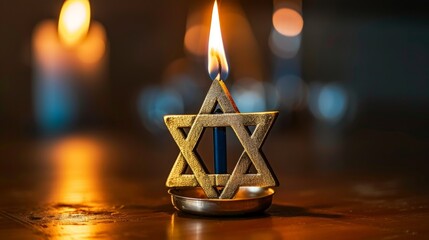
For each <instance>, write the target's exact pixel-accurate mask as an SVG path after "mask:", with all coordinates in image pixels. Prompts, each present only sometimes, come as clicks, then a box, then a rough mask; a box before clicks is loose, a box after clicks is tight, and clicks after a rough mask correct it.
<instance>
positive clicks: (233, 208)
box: [168, 187, 274, 216]
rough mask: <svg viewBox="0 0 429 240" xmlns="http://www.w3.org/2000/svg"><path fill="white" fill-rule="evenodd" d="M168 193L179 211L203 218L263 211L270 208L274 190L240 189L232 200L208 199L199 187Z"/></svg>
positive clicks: (171, 190) (172, 190)
mask: <svg viewBox="0 0 429 240" xmlns="http://www.w3.org/2000/svg"><path fill="white" fill-rule="evenodd" d="M168 193H169V194H170V195H171V202H172V203H173V206H174V207H175V208H176V209H177V210H179V211H183V212H186V213H191V214H197V215H204V216H238V215H244V214H256V213H261V212H263V211H265V210H266V209H267V208H269V207H270V206H271V202H272V200H273V194H274V189H272V188H262V187H240V188H239V190H238V192H237V193H236V194H235V197H234V198H232V199H217V198H215V199H209V198H207V197H206V196H205V194H204V191H203V190H202V189H201V188H199V187H195V188H185V189H183V188H182V189H181V188H173V189H170V190H168Z"/></svg>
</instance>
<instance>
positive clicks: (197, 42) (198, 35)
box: [184, 24, 209, 56]
mask: <svg viewBox="0 0 429 240" xmlns="http://www.w3.org/2000/svg"><path fill="white" fill-rule="evenodd" d="M208 35H209V28H208V26H205V25H203V24H198V25H194V26H191V27H189V28H188V29H187V30H186V34H185V40H184V42H185V48H186V50H187V51H188V52H190V53H191V54H194V55H196V56H204V55H205V54H207V43H208Z"/></svg>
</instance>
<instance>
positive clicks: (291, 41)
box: [269, 29, 301, 59]
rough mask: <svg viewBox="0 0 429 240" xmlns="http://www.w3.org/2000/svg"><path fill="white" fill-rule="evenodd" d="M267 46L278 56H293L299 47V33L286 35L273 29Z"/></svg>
mask: <svg viewBox="0 0 429 240" xmlns="http://www.w3.org/2000/svg"><path fill="white" fill-rule="evenodd" d="M269 46H270V49H271V51H272V52H273V53H274V54H275V55H276V56H277V57H280V58H285V59H289V58H293V57H295V56H296V55H297V53H298V51H299V49H300V47H301V35H297V36H293V37H288V36H284V35H282V34H280V33H279V32H277V31H276V30H275V29H273V31H271V35H270V39H269Z"/></svg>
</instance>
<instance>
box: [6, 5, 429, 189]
mask: <svg viewBox="0 0 429 240" xmlns="http://www.w3.org/2000/svg"><path fill="white" fill-rule="evenodd" d="M90 4H91V14H92V15H91V27H94V26H95V25H97V24H98V25H97V26H98V27H99V32H96V33H94V35H95V36H98V37H99V38H100V39H101V40H100V39H98V40H100V41H101V42H95V43H93V45H90V44H89V45H88V46H87V48H84V47H82V49H84V50H82V52H81V53H78V56H83V57H82V58H81V59H83V60H81V62H80V63H77V64H76V63H73V64H76V65H73V64H69V63H68V62H67V61H63V60H62V58H61V57H58V58H59V59H57V58H56V57H55V56H54V57H52V58H49V57H46V58H49V59H48V60H46V61H45V59H44V58H45V55H49V51H51V50H52V49H51V48H54V47H52V46H54V45H55V43H49V44H47V46H44V43H46V42H49V41H50V40H49V39H48V37H46V36H45V35H49V34H48V33H45V32H43V31H48V30H46V29H44V27H46V28H47V29H48V28H49V26H48V25H49V24H46V26H45V25H44V24H45V23H46V20H51V21H54V23H55V24H56V23H57V22H58V17H59V13H60V11H61V7H62V5H63V1H61V0H39V1H28V0H15V1H5V0H1V1H0V36H1V37H0V139H1V142H2V144H3V146H2V147H0V150H1V153H0V154H1V155H2V159H1V160H0V162H3V165H4V166H5V165H8V164H9V163H7V162H8V161H12V160H10V159H11V158H12V159H13V158H16V157H17V156H21V155H22V154H24V155H25V154H26V153H25V151H24V150H21V149H23V148H21V147H20V146H23V145H20V144H23V143H22V142H30V143H29V144H28V145H30V146H31V145H32V144H35V145H37V144H38V143H39V142H44V141H54V142H55V141H56V140H57V139H61V137H64V136H70V134H72V135H73V134H80V133H85V134H86V133H90V134H95V135H97V136H102V137H100V138H101V139H102V140H103V141H113V142H115V141H116V142H122V143H118V144H113V145H115V146H122V148H123V150H120V151H122V152H126V153H127V154H128V152H129V151H128V150H127V149H128V148H134V149H138V150H135V151H136V152H138V154H136V155H134V156H133V155H131V157H128V158H129V159H130V160H129V161H136V162H138V161H143V162H146V163H143V164H147V165H151V164H153V163H149V162H148V161H146V160H145V158H147V157H146V156H149V155H150V156H152V158H162V159H161V160H162V161H164V162H165V165H164V167H163V168H162V173H163V175H162V176H165V177H166V176H167V174H168V171H169V168H170V166H171V164H172V163H173V161H174V159H175V157H176V154H177V152H178V151H176V150H178V149H177V147H176V146H175V144H174V142H173V140H172V139H171V138H170V135H169V133H168V131H167V130H166V128H165V126H164V123H163V115H165V114H184V113H188V114H192V113H197V112H198V110H199V107H200V105H201V103H202V101H203V99H204V96H205V94H206V92H207V90H208V88H209V86H210V83H211V80H210V78H209V77H208V73H207V70H206V69H207V53H206V51H207V50H206V49H207V42H208V33H209V28H210V26H209V25H210V17H211V10H212V4H213V2H212V1H210V0H203V1H201V0H198V1H196V0H195V1H193V0H186V1H177V0H174V1H173V0H163V1H137V0H123V1H112V0H103V1H101V0H92V1H90ZM428 13H429V9H428V8H427V6H426V4H425V1H418V0H411V1H406V2H404V1H396V0H392V1H388V2H386V1H383V2H374V1H367V0H364V1H359V2H349V1H347V2H346V1H340V0H332V1H316V0H305V1H300V0H274V1H266V0H259V1H257V0H252V1H250V0H246V1H239V0H222V1H220V18H221V20H220V21H221V27H222V33H223V38H224V44H225V51H226V54H227V57H228V62H229V68H230V74H229V77H228V79H227V80H226V84H227V86H228V88H229V89H230V91H231V92H232V94H233V97H234V99H235V101H236V102H237V105H238V107H239V108H240V110H241V111H242V112H254V111H266V110H279V111H280V117H279V119H278V120H277V122H276V124H275V127H274V129H273V131H272V132H271V135H270V136H269V139H268V141H267V143H266V152H267V156H268V158H269V159H270V161H271V162H272V165H273V166H274V168H275V169H276V168H285V169H289V170H288V171H295V170H297V169H312V170H314V171H322V172H323V171H328V172H329V171H337V170H340V171H343V170H345V169H352V170H351V171H356V169H365V171H375V172H383V171H387V170H393V171H398V172H409V173H412V174H419V173H422V174H423V173H424V172H425V170H424V169H426V168H427V167H428V166H429V163H428V162H427V159H428V156H429V155H428V152H429V151H428V149H429V148H428V146H429V144H428V138H429V124H428V123H429V67H428V66H427V64H428V63H429V31H428V29H429V28H428V27H429V17H428V16H429V15H428ZM51 25H52V24H51ZM52 26H54V25H52ZM52 26H51V27H52ZM54 28H55V27H54ZM94 28H95V27H94ZM100 29H101V30H100ZM91 31H92V30H90V32H91ZM94 31H95V30H94ZM97 34H98V35H97ZM44 37H46V39H48V40H46V39H45V38H44ZM39 38H41V39H42V40H40V39H39ZM94 41H96V40H94ZM45 45H46V44H45ZM100 46H101V47H100ZM85 49H86V50H85ZM88 49H89V50H88ZM52 51H55V50H52ZM79 51H80V50H79ZM79 54H81V55H79ZM53 55H55V54H53ZM91 57H92V58H91ZM52 59H53V60H52ZM73 61H74V60H73ZM76 61H78V62H79V61H80V60H76ZM85 61H88V62H85ZM79 64H80V65H79ZM69 66H71V67H69ZM82 66H83V67H82ZM88 69H89V70H88ZM77 82H78V83H79V84H76V83H77ZM230 135H231V134H230ZM124 139H127V140H124ZM129 139H132V140H129ZM58 141H59V140H58ZM97 141H98V140H97ZM15 142H16V144H15V145H13V144H12V143H15ZM78 142H79V141H78ZM130 142H133V143H135V144H134V145H133V144H129V143H130ZM229 143H230V149H233V150H232V151H231V152H234V151H239V150H240V149H242V148H241V147H240V146H239V144H237V141H236V139H234V137H233V136H229ZM81 144H83V145H84V146H91V145H88V144H87V143H86V142H85V141H83V143H81ZM10 145H13V146H14V147H9V146H10ZM71 145H73V144H71ZM208 145H209V144H208ZM25 146H27V145H25ZM62 146H63V145H62ZM73 146H76V145H73ZM77 146H80V145H79V144H77ZM118 148H120V147H118ZM140 148H141V149H140ZM165 148H167V149H170V150H171V151H170V152H168V153H165V152H164V149H165ZM24 149H25V148H24ZM79 149H87V148H85V147H84V148H79ZM234 149H235V150H234ZM82 151H84V150H82ZM203 151H204V150H203ZM22 152H24V153H22ZM90 152H91V151H90ZM131 152H132V151H131ZM18 153H19V154H18ZM91 153H92V152H91ZM20 154H21V155H20ZM231 154H233V153H231ZM119 155H121V154H119ZM203 155H204V154H203ZM25 156H26V157H23V159H26V160H25V161H32V160H31V158H32V157H31V154H30V153H28V154H27V155H25ZM122 156H124V155H122ZM118 158H121V157H118ZM131 158H135V159H133V160H131ZM23 161H24V160H23ZM130 166H132V165H130ZM137 169H138V168H137ZM123 171H124V172H132V171H136V172H137V170H135V169H131V167H129V166H128V168H127V167H126V166H124V170H123ZM280 178H282V177H280ZM161 182H163V181H161Z"/></svg>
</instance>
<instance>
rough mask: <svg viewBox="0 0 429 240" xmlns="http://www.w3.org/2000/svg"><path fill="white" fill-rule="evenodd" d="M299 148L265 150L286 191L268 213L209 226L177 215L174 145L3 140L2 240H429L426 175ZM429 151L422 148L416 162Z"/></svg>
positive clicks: (101, 139)
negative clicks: (315, 157) (171, 187)
mask: <svg viewBox="0 0 429 240" xmlns="http://www.w3.org/2000/svg"><path fill="white" fill-rule="evenodd" d="M375 138H376V137H375ZM371 139H373V141H377V140H374V136H372V137H371ZM160 141H161V140H160ZM162 141H164V140H162ZM293 142H295V141H292V140H291V141H289V142H288V140H284V141H278V139H276V137H273V139H272V140H270V141H268V142H267V147H265V148H264V150H265V152H266V155H267V156H268V157H269V158H270V161H271V162H272V165H273V168H274V169H275V171H276V173H277V175H278V177H279V180H280V182H281V186H280V187H278V188H277V189H276V194H275V197H274V202H273V205H272V206H271V208H270V209H269V210H268V211H267V212H266V213H265V214H263V215H258V216H253V217H240V218H207V217H197V216H193V215H188V214H183V213H179V212H177V211H175V210H174V209H173V207H172V206H171V203H170V198H169V195H168V194H167V192H166V190H167V189H166V188H165V187H164V182H165V179H166V177H167V174H168V172H169V170H170V168H171V165H172V163H173V161H174V158H175V156H176V155H177V151H178V150H177V148H176V147H175V146H174V144H173V143H172V142H170V141H168V140H166V141H165V142H162V143H160V146H158V147H156V146H154V144H152V145H151V144H148V143H144V142H139V141H134V140H127V139H126V138H125V137H112V136H109V135H97V134H95V135H94V134H83V135H74V136H69V137H64V138H60V139H52V140H45V141H40V140H28V141H18V140H17V141H14V140H12V141H7V142H6V141H3V144H2V145H1V147H0V154H1V157H2V160H1V162H0V193H1V195H0V196H1V198H0V239H428V238H429V196H428V191H427V189H428V187H427V182H428V181H427V177H425V176H424V174H420V173H419V174H415V172H413V171H409V166H408V167H407V166H404V169H408V170H407V171H405V170H404V172H406V173H403V174H402V173H401V174H398V172H401V171H398V170H396V171H390V170H391V168H389V167H386V169H389V171H387V170H383V169H384V168H383V164H378V165H377V164H374V166H375V167H374V169H373V170H371V167H369V168H363V169H360V168H355V167H353V164H352V165H350V164H349V165H348V164H344V162H341V161H339V162H335V161H334V162H328V163H327V162H324V160H323V159H322V160H321V161H319V162H317V161H313V162H311V160H308V159H311V156H304V155H305V154H306V152H310V151H306V150H305V149H302V148H299V147H298V146H292V145H293ZM296 142H299V140H297V141H296ZM405 142H406V141H405ZM155 145H156V144H155ZM283 145H285V146H289V147H288V148H286V149H285V148H282V147H281V146H283ZM394 145H395V144H391V146H394ZM409 146H414V147H415V146H416V144H415V143H410V144H409ZM426 146H427V145H425V144H423V146H420V147H416V148H417V149H415V150H416V152H417V153H419V154H417V157H418V158H423V157H426V155H425V151H423V150H422V149H423V148H425V147H426ZM279 149H281V151H280V150H279ZM288 149H289V150H290V151H287V150H288ZM389 149H390V148H389ZM276 151H277V152H276ZM283 151H284V152H283ZM299 153H301V155H299ZM384 153H386V152H384ZM293 154H297V155H293ZM371 154H373V155H377V153H376V152H374V153H368V155H371ZM422 154H423V155H424V156H423V157H421V156H422ZM378 155H379V154H378ZM401 157H403V156H401ZM415 157H416V156H415ZM334 158H335V157H332V158H328V159H334ZM288 159H298V160H301V161H302V162H297V161H288ZM362 161H369V160H368V159H363V160H362ZM386 162H388V159H387V160H386ZM310 163H311V164H310ZM397 165H398V164H397ZM399 165H400V164H399ZM399 169H400V168H399ZM422 172H423V173H424V172H425V171H422Z"/></svg>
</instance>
